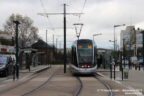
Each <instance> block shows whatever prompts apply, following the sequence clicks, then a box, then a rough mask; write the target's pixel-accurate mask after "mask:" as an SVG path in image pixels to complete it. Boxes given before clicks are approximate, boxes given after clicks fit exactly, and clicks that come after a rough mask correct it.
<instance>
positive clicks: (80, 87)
mask: <svg viewBox="0 0 144 96" xmlns="http://www.w3.org/2000/svg"><path fill="white" fill-rule="evenodd" d="M76 78H77V80H78V81H79V87H78V89H77V90H76V92H75V93H74V95H73V96H78V95H79V94H80V91H81V89H82V87H83V84H82V81H81V80H80V78H79V77H76Z"/></svg>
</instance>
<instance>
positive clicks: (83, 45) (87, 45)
mask: <svg viewBox="0 0 144 96" xmlns="http://www.w3.org/2000/svg"><path fill="white" fill-rule="evenodd" d="M77 50H78V51H77V52H78V60H79V63H81V64H82V63H83V64H86V63H92V59H93V58H92V57H93V47H92V42H86V41H85V42H78V45H77Z"/></svg>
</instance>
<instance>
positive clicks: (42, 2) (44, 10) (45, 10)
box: [40, 0, 55, 32]
mask: <svg viewBox="0 0 144 96" xmlns="http://www.w3.org/2000/svg"><path fill="white" fill-rule="evenodd" d="M40 3H41V6H42V8H43V11H44V13H45V16H46V18H47V20H48V21H49V25H50V26H51V28H52V30H53V31H54V32H55V28H54V27H53V25H52V23H51V20H50V19H49V17H48V15H47V14H46V13H47V11H46V9H45V6H44V4H43V2H42V0H40Z"/></svg>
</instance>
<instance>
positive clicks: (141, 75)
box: [98, 68, 144, 94]
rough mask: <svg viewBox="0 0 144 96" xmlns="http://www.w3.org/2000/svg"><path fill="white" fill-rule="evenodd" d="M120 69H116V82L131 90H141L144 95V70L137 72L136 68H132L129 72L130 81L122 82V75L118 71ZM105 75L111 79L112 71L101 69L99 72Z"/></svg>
mask: <svg viewBox="0 0 144 96" xmlns="http://www.w3.org/2000/svg"><path fill="white" fill-rule="evenodd" d="M118 69H119V68H116V70H117V71H116V79H115V81H118V82H120V83H122V84H123V85H124V86H126V87H129V88H131V89H132V88H134V89H138V90H140V92H142V93H143V94H144V71H143V68H141V70H140V71H139V70H138V69H137V70H135V68H132V69H130V70H129V73H128V74H129V75H128V79H124V80H123V81H122V78H121V77H122V73H121V71H119V70H118ZM98 71H99V72H100V73H102V74H103V75H105V76H107V77H110V71H109V70H108V69H99V70H98Z"/></svg>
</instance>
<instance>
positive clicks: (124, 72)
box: [123, 68, 129, 79]
mask: <svg viewBox="0 0 144 96" xmlns="http://www.w3.org/2000/svg"><path fill="white" fill-rule="evenodd" d="M128 73H129V69H128V68H123V74H124V79H128Z"/></svg>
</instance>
